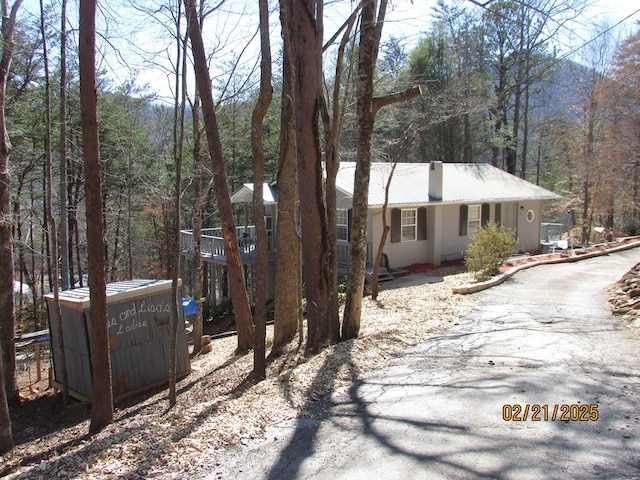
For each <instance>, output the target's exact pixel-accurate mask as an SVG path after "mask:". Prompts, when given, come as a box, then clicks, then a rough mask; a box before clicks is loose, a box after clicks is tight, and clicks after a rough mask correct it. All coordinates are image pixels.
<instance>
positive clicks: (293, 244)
mask: <svg viewBox="0 0 640 480" xmlns="http://www.w3.org/2000/svg"><path fill="white" fill-rule="evenodd" d="M291 21H292V12H291V2H290V0H281V1H280V22H281V24H282V35H283V37H284V47H283V48H284V59H283V62H284V66H283V78H282V107H281V108H282V111H281V114H280V115H281V117H280V168H279V170H278V179H277V180H278V220H277V225H276V245H278V248H277V250H276V256H277V258H276V285H275V289H276V298H275V302H274V317H275V318H274V319H275V322H274V334H273V337H274V338H273V348H274V350H277V349H278V348H281V347H282V346H284V345H285V344H287V343H288V342H289V341H291V340H292V339H293V337H294V336H295V334H296V330H297V329H298V315H299V313H300V311H299V310H300V304H301V303H300V301H301V298H300V284H301V282H300V278H301V277H300V255H301V253H300V248H301V247H300V236H299V235H298V167H297V163H296V162H297V156H296V155H297V154H296V152H297V143H296V130H295V98H294V93H293V82H294V75H295V71H294V59H293V53H292V45H291V35H292V32H291V29H292V24H291ZM300 334H301V335H302V331H301V332H300Z"/></svg>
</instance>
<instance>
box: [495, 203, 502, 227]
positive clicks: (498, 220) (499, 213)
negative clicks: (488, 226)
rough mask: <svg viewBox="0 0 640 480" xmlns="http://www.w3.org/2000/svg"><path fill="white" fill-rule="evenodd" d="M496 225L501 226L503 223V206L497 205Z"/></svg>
mask: <svg viewBox="0 0 640 480" xmlns="http://www.w3.org/2000/svg"><path fill="white" fill-rule="evenodd" d="M496 223H497V224H498V225H500V224H501V223H502V204H501V203H496Z"/></svg>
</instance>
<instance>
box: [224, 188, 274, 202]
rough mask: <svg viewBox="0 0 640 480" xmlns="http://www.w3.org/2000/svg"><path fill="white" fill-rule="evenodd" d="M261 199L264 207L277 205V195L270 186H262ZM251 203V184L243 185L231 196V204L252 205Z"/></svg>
mask: <svg viewBox="0 0 640 480" xmlns="http://www.w3.org/2000/svg"><path fill="white" fill-rule="evenodd" d="M262 198H263V199H264V204H265V205H274V204H276V203H278V199H277V195H276V193H275V192H274V190H273V188H272V187H271V185H269V184H268V183H264V184H263V185H262ZM252 202H253V183H245V184H243V185H242V187H240V188H239V189H238V190H236V191H235V192H233V194H232V195H231V203H252Z"/></svg>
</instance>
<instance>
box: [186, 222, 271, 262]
mask: <svg viewBox="0 0 640 480" xmlns="http://www.w3.org/2000/svg"><path fill="white" fill-rule="evenodd" d="M236 232H237V235H238V246H239V247H240V254H241V255H250V254H254V253H255V250H256V237H255V227H254V226H253V225H250V226H247V227H236ZM200 239H201V247H200V250H201V255H202V256H205V257H224V256H225V255H226V251H225V245H224V238H223V236H222V228H203V229H202V234H201V235H200ZM268 245H269V253H274V252H275V242H274V239H273V237H271V236H269V244H268ZM180 248H181V249H182V251H183V252H189V253H193V230H181V231H180Z"/></svg>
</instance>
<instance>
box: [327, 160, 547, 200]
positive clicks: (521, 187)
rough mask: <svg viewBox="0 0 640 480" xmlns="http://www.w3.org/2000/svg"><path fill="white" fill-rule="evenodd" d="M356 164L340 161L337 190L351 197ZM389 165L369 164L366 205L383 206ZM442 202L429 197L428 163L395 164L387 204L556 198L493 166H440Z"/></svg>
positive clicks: (476, 164)
mask: <svg viewBox="0 0 640 480" xmlns="http://www.w3.org/2000/svg"><path fill="white" fill-rule="evenodd" d="M355 165H356V164H355V162H341V163H340V169H339V171H338V177H337V180H336V184H337V187H338V188H339V189H341V190H343V191H344V192H345V193H347V194H349V195H351V196H353V184H354V173H355ZM391 168H392V164H390V163H372V164H371V177H370V182H369V206H381V205H383V204H384V197H385V187H386V184H387V181H388V179H389V175H390V173H391ZM442 168H443V173H442V177H443V179H442V199H441V200H434V199H433V198H430V197H429V175H430V173H431V170H430V164H429V163H398V164H397V166H396V168H395V171H394V174H393V178H392V181H391V186H390V189H389V205H424V204H427V203H432V204H433V203H454V204H455V203H474V202H487V201H518V200H549V199H557V198H560V196H559V195H557V194H555V193H553V192H551V191H549V190H547V189H545V188H542V187H539V186H537V185H534V184H533V183H531V182H528V181H526V180H523V179H521V178H519V177H516V176H514V175H511V174H509V173H507V172H505V171H504V170H500V169H499V168H496V167H494V166H492V165H488V164H479V163H473V164H470V163H443V164H442Z"/></svg>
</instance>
